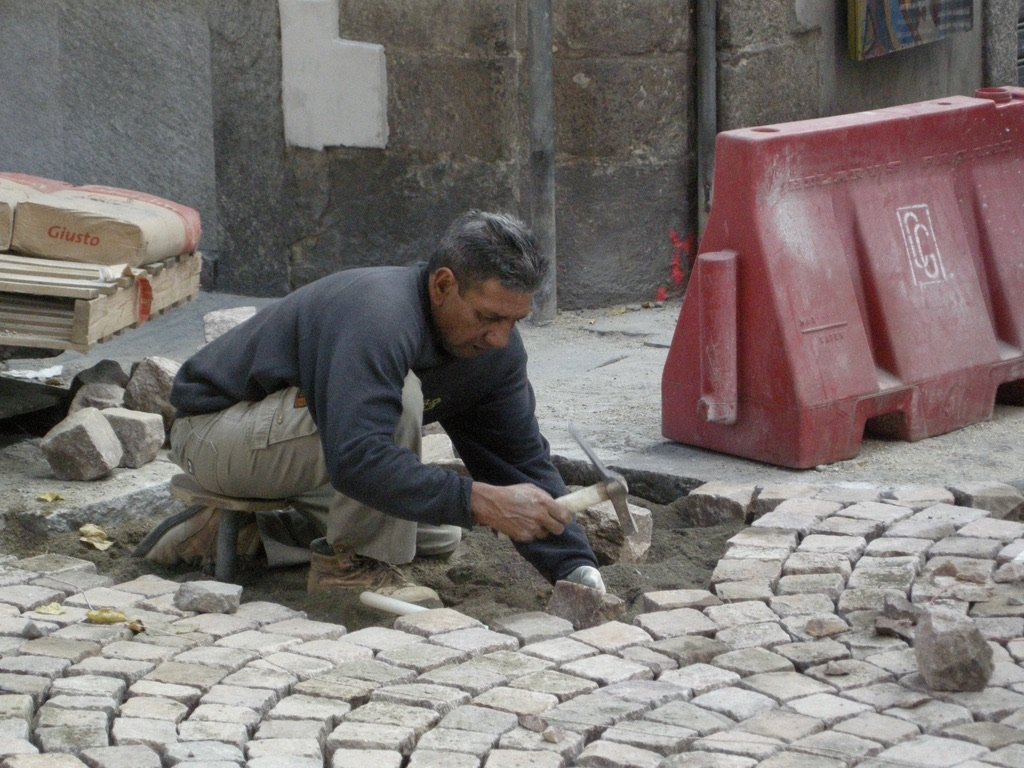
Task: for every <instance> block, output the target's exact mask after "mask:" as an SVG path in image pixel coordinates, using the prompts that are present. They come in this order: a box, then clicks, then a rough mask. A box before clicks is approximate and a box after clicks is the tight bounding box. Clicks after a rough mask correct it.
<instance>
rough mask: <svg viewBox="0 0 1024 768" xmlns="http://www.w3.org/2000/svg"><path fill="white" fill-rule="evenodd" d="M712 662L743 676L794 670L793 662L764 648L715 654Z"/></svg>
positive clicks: (742, 649)
mask: <svg viewBox="0 0 1024 768" xmlns="http://www.w3.org/2000/svg"><path fill="white" fill-rule="evenodd" d="M712 663H713V665H714V666H715V667H718V668H720V669H725V670H728V671H730V672H735V673H736V674H737V675H739V676H741V677H746V676H747V675H757V674H766V673H771V672H791V671H793V664H792V662H790V661H789V660H788V659H786V658H784V657H782V656H779V654H777V653H773V652H772V651H769V650H766V649H764V648H741V649H739V650H737V651H729V652H728V653H723V654H721V655H719V656H715V658H714V659H712Z"/></svg>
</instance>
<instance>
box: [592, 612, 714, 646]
mask: <svg viewBox="0 0 1024 768" xmlns="http://www.w3.org/2000/svg"><path fill="white" fill-rule="evenodd" d="M633 623H634V624H636V626H638V627H640V628H641V629H642V630H644V632H646V633H647V634H648V635H649V636H650V637H653V638H654V639H655V640H664V639H665V638H667V637H678V636H680V635H704V636H706V637H711V636H713V635H714V634H715V632H716V630H717V629H718V625H717V624H716V623H715V622H713V621H711V620H710V619H708V618H707V617H705V616H704V614H702V613H701V612H700V611H697V610H694V609H693V608H676V609H674V610H669V611H655V612H654V613H641V614H639V615H637V616H636V617H635V618H634V619H633ZM584 631H587V630H584ZM577 639H579V638H577ZM640 642H646V641H643V640H641V641H640Z"/></svg>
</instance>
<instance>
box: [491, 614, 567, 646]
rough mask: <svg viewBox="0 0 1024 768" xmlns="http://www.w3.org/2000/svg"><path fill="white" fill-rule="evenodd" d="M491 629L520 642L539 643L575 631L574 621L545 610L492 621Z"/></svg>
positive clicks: (523, 643) (524, 643)
mask: <svg viewBox="0 0 1024 768" xmlns="http://www.w3.org/2000/svg"><path fill="white" fill-rule="evenodd" d="M490 628H491V629H493V630H494V631H495V632H503V633H504V634H506V635H511V636H512V637H514V638H516V639H517V640H519V642H520V644H522V645H527V644H529V643H539V642H542V641H544V640H553V639H555V638H558V637H565V636H566V635H568V634H570V633H571V632H572V631H573V626H572V623H571V622H569V621H567V620H565V619H563V618H561V617H559V616H552V615H551V614H549V613H544V612H543V611H529V612H527V613H517V614H514V615H512V616H504V617H501V618H496V619H493V620H492V621H491V626H490Z"/></svg>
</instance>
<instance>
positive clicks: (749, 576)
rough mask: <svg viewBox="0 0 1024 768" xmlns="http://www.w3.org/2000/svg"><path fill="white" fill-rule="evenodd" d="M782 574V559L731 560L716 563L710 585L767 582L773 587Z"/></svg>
mask: <svg viewBox="0 0 1024 768" xmlns="http://www.w3.org/2000/svg"><path fill="white" fill-rule="evenodd" d="M781 574H782V559H781V558H780V559H778V560H751V559H745V560H733V559H728V558H726V559H723V560H719V561H718V565H716V566H715V569H714V571H713V572H712V573H711V583H712V584H718V583H720V582H723V581H761V580H764V581H767V582H768V583H769V584H771V585H773V586H774V584H775V583H776V582H777V581H778V578H779V576H780V575H781Z"/></svg>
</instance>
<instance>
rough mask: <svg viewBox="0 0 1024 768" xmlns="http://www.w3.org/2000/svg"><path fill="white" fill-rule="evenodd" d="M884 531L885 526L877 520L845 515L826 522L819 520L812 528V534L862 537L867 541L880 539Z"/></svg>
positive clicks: (835, 516)
mask: <svg viewBox="0 0 1024 768" xmlns="http://www.w3.org/2000/svg"><path fill="white" fill-rule="evenodd" d="M884 530H885V525H884V524H883V523H881V522H879V521H877V520H869V519H866V518H856V517H845V516H844V515H832V516H831V517H826V518H825V519H824V520H819V521H818V522H816V523H814V525H812V526H811V533H812V534H824V535H826V536H860V537H861V538H863V539H864V540H865V541H871V540H872V539H875V538H878V536H880V535H881V533H882V531H884Z"/></svg>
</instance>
